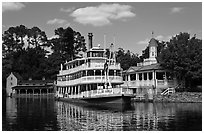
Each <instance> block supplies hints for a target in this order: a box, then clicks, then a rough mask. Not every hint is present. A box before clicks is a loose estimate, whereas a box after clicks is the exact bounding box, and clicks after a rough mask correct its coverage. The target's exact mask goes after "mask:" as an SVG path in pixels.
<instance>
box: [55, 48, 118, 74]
mask: <svg viewBox="0 0 204 133" xmlns="http://www.w3.org/2000/svg"><path fill="white" fill-rule="evenodd" d="M86 54H87V55H86V57H83V58H78V59H75V60H72V61H69V62H67V63H65V64H64V66H65V69H61V70H60V71H59V74H58V76H63V75H67V74H72V73H76V72H78V71H83V70H103V69H104V64H105V62H106V61H108V62H110V63H109V69H110V70H121V67H120V64H119V63H116V61H115V60H114V59H108V58H107V57H106V55H105V50H104V49H102V48H100V46H98V47H93V48H91V49H90V50H89V51H88V52H87V53H86Z"/></svg>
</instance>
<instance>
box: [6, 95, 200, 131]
mask: <svg viewBox="0 0 204 133" xmlns="http://www.w3.org/2000/svg"><path fill="white" fill-rule="evenodd" d="M2 106H3V108H2V115H3V116H2V130H3V131H19V130H20V131H49V130H55V131H59V130H62V131H67V130H68V131H92V130H94V131H193V130H194V131H201V130H202V104H201V103H132V104H131V105H126V106H124V107H121V106H117V105H114V106H113V105H110V106H109V105H107V106H95V105H80V104H70V103H66V102H60V101H54V99H53V98H6V99H3V103H2Z"/></svg>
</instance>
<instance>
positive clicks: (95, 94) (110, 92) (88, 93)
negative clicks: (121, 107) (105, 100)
mask: <svg viewBox="0 0 204 133" xmlns="http://www.w3.org/2000/svg"><path fill="white" fill-rule="evenodd" d="M122 94H130V95H133V91H132V89H127V88H112V89H100V90H91V91H84V92H81V93H79V94H72V95H66V96H65V97H67V98H92V97H100V96H111V95H122ZM58 96H59V97H63V94H58Z"/></svg>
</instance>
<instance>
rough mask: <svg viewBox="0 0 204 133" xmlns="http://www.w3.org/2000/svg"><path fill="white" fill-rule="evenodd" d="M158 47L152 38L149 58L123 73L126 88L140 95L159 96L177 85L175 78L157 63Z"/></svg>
mask: <svg viewBox="0 0 204 133" xmlns="http://www.w3.org/2000/svg"><path fill="white" fill-rule="evenodd" d="M157 46H158V45H157V42H156V40H155V39H154V38H152V39H151V40H150V42H149V58H147V59H144V61H143V62H142V63H138V64H137V66H132V67H130V68H129V69H128V70H126V71H123V82H124V84H123V87H124V88H125V87H127V88H132V89H133V92H134V93H135V94H138V95H140V94H145V93H154V94H158V93H161V92H163V91H164V90H166V89H167V88H174V87H175V86H176V85H177V80H176V78H175V76H174V75H173V74H172V73H171V72H170V71H168V70H166V69H164V68H162V67H161V66H160V64H159V63H158V62H157V59H156V57H157Z"/></svg>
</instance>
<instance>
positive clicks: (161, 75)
mask: <svg viewBox="0 0 204 133" xmlns="http://www.w3.org/2000/svg"><path fill="white" fill-rule="evenodd" d="M165 73H166V74H165ZM137 76H138V78H137V80H152V79H153V73H152V72H145V73H138V74H137ZM126 79H127V75H126V76H123V80H124V81H125V80H126ZM129 79H130V81H133V80H136V74H130V78H129ZM156 79H158V80H164V79H168V80H172V79H173V74H171V73H169V72H156Z"/></svg>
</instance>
